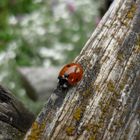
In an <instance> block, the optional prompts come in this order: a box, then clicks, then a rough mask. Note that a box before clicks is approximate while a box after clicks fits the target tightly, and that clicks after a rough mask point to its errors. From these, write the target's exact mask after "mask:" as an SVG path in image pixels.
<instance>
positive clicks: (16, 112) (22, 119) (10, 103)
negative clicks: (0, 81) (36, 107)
mask: <svg viewBox="0 0 140 140" xmlns="http://www.w3.org/2000/svg"><path fill="white" fill-rule="evenodd" d="M34 120H35V117H34V115H33V114H32V113H31V112H29V111H28V110H27V109H26V108H25V107H24V105H23V104H22V103H21V102H20V101H18V100H17V99H16V98H15V97H14V95H13V94H12V93H11V92H10V91H8V90H7V89H5V88H3V87H2V86H1V85H0V140H19V139H21V138H23V136H24V135H25V133H26V132H27V130H28V129H29V128H30V126H31V124H32V122H33V121H34Z"/></svg>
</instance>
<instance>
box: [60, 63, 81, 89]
mask: <svg viewBox="0 0 140 140" xmlns="http://www.w3.org/2000/svg"><path fill="white" fill-rule="evenodd" d="M82 76H83V69H82V67H81V65H80V64H78V63H70V64H67V65H65V66H64V67H63V68H62V69H61V71H60V72H59V76H58V79H59V85H60V86H61V87H63V88H67V87H69V86H73V85H75V84H77V83H78V82H79V81H80V80H81V79H82Z"/></svg>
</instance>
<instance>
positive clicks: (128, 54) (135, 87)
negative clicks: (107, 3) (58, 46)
mask: <svg viewBox="0 0 140 140" xmlns="http://www.w3.org/2000/svg"><path fill="white" fill-rule="evenodd" d="M139 33H140V0H115V1H114V2H113V4H112V5H111V7H110V8H109V10H108V11H107V13H106V14H105V16H104V17H103V19H102V20H101V22H100V23H99V25H98V26H97V28H96V30H95V31H94V33H93V34H92V36H91V37H90V39H89V40H88V42H87V43H86V45H85V46H84V48H83V50H82V51H81V53H80V55H79V56H78V57H77V58H76V59H75V62H78V63H80V64H81V65H82V66H83V69H84V77H83V79H82V81H81V82H80V83H79V84H78V85H76V86H75V87H73V88H71V89H69V90H68V91H63V90H58V89H56V90H55V91H54V93H53V94H52V96H51V98H50V100H49V101H48V102H47V104H46V105H45V106H44V108H43V110H42V111H41V113H40V114H39V115H38V117H37V119H36V121H35V122H34V124H33V125H32V128H31V129H30V131H29V132H28V133H27V135H26V137H25V140H37V139H40V140H139V139H140V95H139V92H140V34H139ZM56 91H57V92H56ZM66 93H67V94H66ZM60 95H61V96H63V97H61V98H60ZM65 95H66V97H65ZM60 99H61V100H60ZM63 99H64V100H63ZM52 101H54V102H52ZM56 102H57V103H56ZM58 102H59V104H58Z"/></svg>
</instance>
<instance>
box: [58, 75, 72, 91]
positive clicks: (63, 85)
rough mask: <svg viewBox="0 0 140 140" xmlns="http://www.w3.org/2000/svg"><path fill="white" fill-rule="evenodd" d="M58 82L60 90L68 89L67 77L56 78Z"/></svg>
mask: <svg viewBox="0 0 140 140" xmlns="http://www.w3.org/2000/svg"><path fill="white" fill-rule="evenodd" d="M58 80H59V81H58V82H59V86H60V87H61V88H64V89H66V88H68V87H69V86H70V85H69V83H68V75H63V76H58Z"/></svg>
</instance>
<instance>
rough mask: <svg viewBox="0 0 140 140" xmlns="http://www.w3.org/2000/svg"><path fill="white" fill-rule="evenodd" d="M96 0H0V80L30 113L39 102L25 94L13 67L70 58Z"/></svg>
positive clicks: (91, 24)
mask: <svg viewBox="0 0 140 140" xmlns="http://www.w3.org/2000/svg"><path fill="white" fill-rule="evenodd" d="M99 6H100V1H96V0H86V1H83V0H0V72H1V73H0V82H1V84H2V85H4V86H6V87H7V88H9V89H10V90H12V91H13V93H15V95H16V96H17V97H18V98H19V99H20V100H21V101H22V102H23V103H24V104H25V106H27V107H28V108H29V109H30V110H32V111H33V112H34V113H37V112H38V111H39V110H40V106H41V103H39V102H33V101H32V100H30V99H29V98H28V96H27V95H26V92H25V90H24V88H23V87H22V85H21V79H20V77H19V75H18V73H17V67H23V66H29V67H31V66H38V67H49V66H51V65H53V66H59V65H63V64H65V63H68V62H71V61H72V60H73V59H74V58H75V57H76V56H77V55H78V53H79V52H80V51H81V49H82V47H83V45H84V44H85V43H86V41H87V40H88V38H89V37H90V35H91V33H92V32H93V30H94V28H95V26H96V23H97V22H98V15H99V12H98V9H99Z"/></svg>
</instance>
